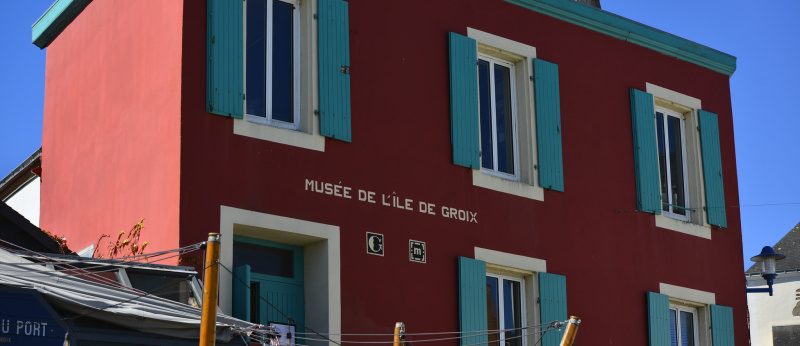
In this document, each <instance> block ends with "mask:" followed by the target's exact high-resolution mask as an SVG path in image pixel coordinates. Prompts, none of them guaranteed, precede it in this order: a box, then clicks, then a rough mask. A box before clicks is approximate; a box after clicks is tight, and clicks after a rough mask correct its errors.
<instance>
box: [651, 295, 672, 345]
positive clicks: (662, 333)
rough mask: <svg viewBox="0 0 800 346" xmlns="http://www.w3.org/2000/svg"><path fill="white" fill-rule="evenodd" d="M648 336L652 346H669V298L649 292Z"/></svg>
mask: <svg viewBox="0 0 800 346" xmlns="http://www.w3.org/2000/svg"><path fill="white" fill-rule="evenodd" d="M647 336H648V341H649V343H648V345H650V346H669V344H670V327H669V296H667V295H665V294H660V293H655V292H647Z"/></svg>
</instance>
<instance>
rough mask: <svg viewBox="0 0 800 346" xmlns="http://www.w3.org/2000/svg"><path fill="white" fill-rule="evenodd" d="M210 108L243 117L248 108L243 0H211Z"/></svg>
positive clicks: (209, 10) (207, 76) (208, 84)
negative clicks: (245, 103) (246, 104)
mask: <svg viewBox="0 0 800 346" xmlns="http://www.w3.org/2000/svg"><path fill="white" fill-rule="evenodd" d="M207 6H208V7H207V9H206V10H207V14H208V22H207V31H208V32H207V36H206V55H207V57H206V59H207V60H206V112H208V113H213V114H218V115H223V116H226V117H232V118H239V119H241V118H242V114H243V109H244V58H243V57H242V52H243V50H244V43H243V42H244V41H243V40H244V26H243V17H244V15H243V11H244V7H243V1H230V0H208V4H207Z"/></svg>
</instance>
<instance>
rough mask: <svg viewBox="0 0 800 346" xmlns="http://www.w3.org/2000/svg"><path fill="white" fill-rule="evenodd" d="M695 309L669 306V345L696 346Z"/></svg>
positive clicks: (674, 305)
mask: <svg viewBox="0 0 800 346" xmlns="http://www.w3.org/2000/svg"><path fill="white" fill-rule="evenodd" d="M697 325H698V324H697V309H695V308H690V307H687V306H680V305H676V304H670V306H669V328H670V329H669V330H670V345H672V346H695V345H698V328H697Z"/></svg>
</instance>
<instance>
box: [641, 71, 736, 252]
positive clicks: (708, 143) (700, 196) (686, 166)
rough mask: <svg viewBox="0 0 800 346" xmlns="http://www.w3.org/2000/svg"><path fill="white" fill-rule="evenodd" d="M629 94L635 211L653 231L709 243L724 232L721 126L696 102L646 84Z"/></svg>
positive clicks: (715, 115) (694, 99)
mask: <svg viewBox="0 0 800 346" xmlns="http://www.w3.org/2000/svg"><path fill="white" fill-rule="evenodd" d="M646 85H647V89H646V90H647V91H641V90H636V89H635V88H634V89H631V113H632V116H633V122H632V124H633V135H634V157H635V167H636V191H637V208H638V210H641V211H645V212H648V213H653V214H655V221H656V226H657V227H660V228H665V229H670V230H674V231H678V232H681V233H686V234H690V235H694V236H698V237H702V238H706V239H711V228H712V226H719V227H727V222H726V216H725V193H724V184H723V167H722V149H724V148H723V146H722V145H721V142H720V125H719V120H718V119H719V117H718V115H717V114H715V113H712V112H709V111H706V110H704V109H703V108H702V104H701V100H700V99H698V98H694V97H691V96H688V95H684V94H681V93H679V92H676V91H673V90H669V89H666V88H663V87H659V86H657V85H654V84H650V83H647V84H646Z"/></svg>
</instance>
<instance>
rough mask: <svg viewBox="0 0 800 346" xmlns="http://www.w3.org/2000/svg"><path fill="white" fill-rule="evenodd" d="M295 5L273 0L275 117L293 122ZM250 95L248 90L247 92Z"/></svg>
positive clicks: (273, 89)
mask: <svg viewBox="0 0 800 346" xmlns="http://www.w3.org/2000/svg"><path fill="white" fill-rule="evenodd" d="M293 12H294V5H292V4H289V3H285V2H283V1H278V0H274V1H273V4H272V13H273V18H272V30H273V31H272V119H274V120H280V121H285V122H288V123H293V122H294V84H293V76H294V43H293V42H294V21H293V18H294V14H293ZM248 97H249V94H248Z"/></svg>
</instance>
